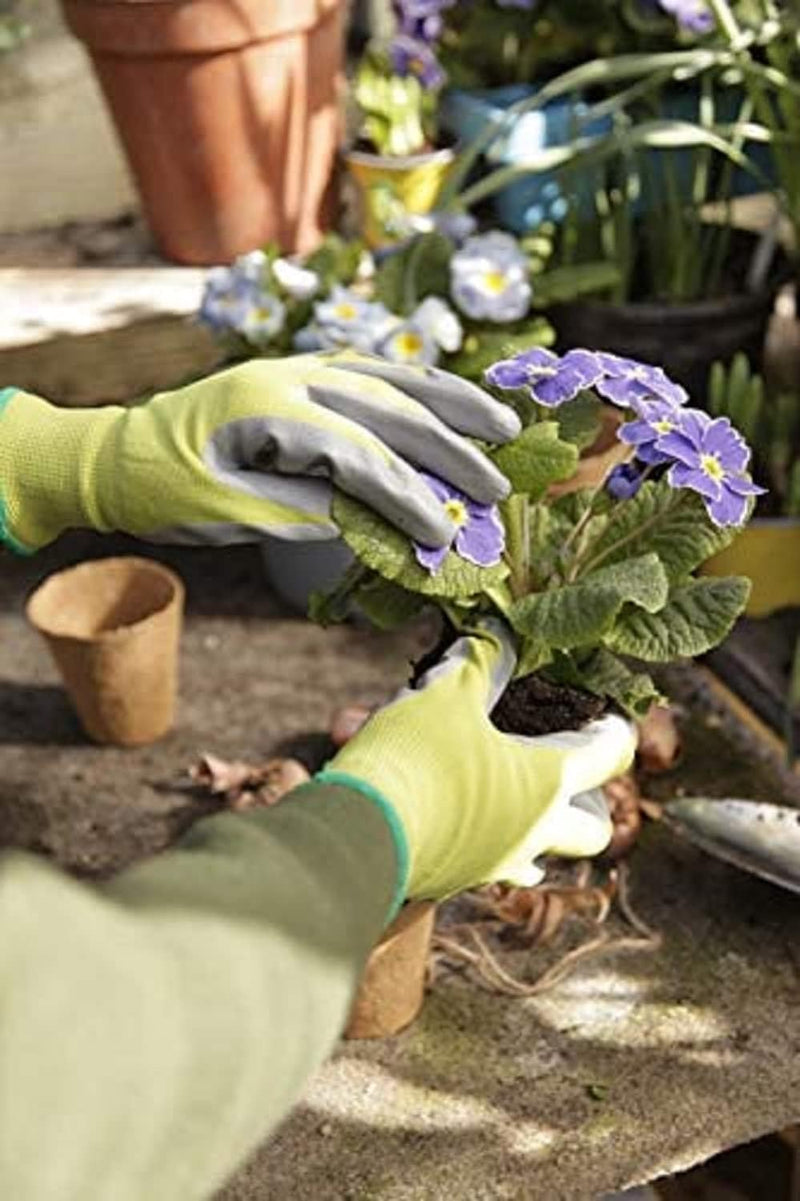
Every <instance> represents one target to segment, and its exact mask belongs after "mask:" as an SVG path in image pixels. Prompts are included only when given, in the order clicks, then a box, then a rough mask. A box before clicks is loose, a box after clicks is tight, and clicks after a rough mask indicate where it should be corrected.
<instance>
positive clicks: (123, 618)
mask: <svg viewBox="0 0 800 1201" xmlns="http://www.w3.org/2000/svg"><path fill="white" fill-rule="evenodd" d="M183 599H184V588H183V584H182V583H181V581H180V579H179V578H178V577H177V576H176V575H175V573H174V572H172V571H170V570H169V569H168V568H166V567H163V566H162V565H161V564H160V563H154V562H153V561H152V560H150V559H139V558H135V557H125V558H114V559H100V560H98V561H97V562H90V563H81V564H80V565H79V566H77V567H72V568H69V569H68V570H67V571H60V572H57V573H56V574H55V575H52V576H50V577H49V578H48V579H47V580H45V581H44V583H43V584H41V585H40V586H39V588H37V589H36V591H35V592H34V593H33V595H32V596H31V597H30V599H29V600H28V604H27V608H26V613H27V616H28V620H29V621H30V623H31V625H33V626H34V628H35V629H37V630H38V631H39V633H40V634H41V635H42V637H43V638H44V640H45V642H46V643H47V646H48V648H49V650H50V653H51V655H52V656H53V659H54V660H55V662H56V665H57V667H58V669H59V671H60V672H61V677H62V679H63V681H64V687H65V688H66V690H67V693H68V694H69V697H70V700H71V701H72V704H73V705H74V707H75V710H76V711H77V714H78V717H79V718H80V722H81V725H82V726H83V728H84V730H85V731H86V733H87V734H88V735H89V737H90V738H92V739H93V740H94V741H95V742H104V743H113V744H115V745H117V746H141V745H144V744H146V743H149V742H155V741H156V739H158V738H161V737H162V735H164V734H166V733H167V731H168V730H169V729H170V727H171V726H172V723H173V720H174V716H175V695H176V691H177V669H178V645H179V642H180V632H181V623H182V617H183Z"/></svg>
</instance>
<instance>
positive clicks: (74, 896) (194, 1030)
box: [0, 784, 398, 1201]
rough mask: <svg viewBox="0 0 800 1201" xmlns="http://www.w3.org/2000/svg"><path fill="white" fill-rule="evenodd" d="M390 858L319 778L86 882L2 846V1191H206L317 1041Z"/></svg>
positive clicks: (252, 1142) (361, 810)
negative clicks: (107, 877) (101, 879)
mask: <svg viewBox="0 0 800 1201" xmlns="http://www.w3.org/2000/svg"><path fill="white" fill-rule="evenodd" d="M397 870H398V868H397V857H396V852H395V843H394V841H393V838H392V834H391V831H390V828H389V825H388V824H387V822H386V820H385V819H384V817H383V816H382V815H381V812H380V809H379V808H378V806H376V805H373V804H371V803H370V801H368V800H365V799H364V798H363V797H362V796H359V795H358V794H357V793H355V792H353V791H350V790H349V789H347V788H345V787H340V786H335V785H323V784H319V785H316V784H315V785H309V786H306V787H305V788H304V789H303V796H297V797H293V798H290V799H289V800H288V801H287V802H285V803H282V804H280V805H277V806H275V807H274V808H273V809H269V810H262V811H258V812H255V813H253V814H249V815H241V816H239V815H233V814H224V815H221V816H218V817H213V818H209V819H207V820H204V821H200V822H198V823H197V824H196V825H195V826H194V827H193V828H192V829H191V831H190V832H189V834H188V835H187V836H186V837H185V838H184V839H183V840H182V841H181V842H180V843H179V844H178V845H177V846H176V848H175V849H174V850H170V851H168V852H165V853H164V854H162V855H160V856H158V857H156V858H154V859H150V860H148V861H146V862H144V863H142V864H140V865H137V866H135V867H133V868H131V869H129V870H128V871H126V872H124V873H123V874H121V875H119V876H118V877H116V878H115V879H114V880H113V881H111V882H110V883H108V884H105V885H103V886H101V887H99V888H97V887H94V886H89V885H86V884H82V883H80V882H78V881H75V880H73V879H71V878H70V877H68V876H66V875H65V874H63V873H62V872H59V871H58V870H57V869H55V868H53V867H51V866H50V865H49V864H47V863H46V862H45V861H43V860H40V859H38V858H36V857H34V856H30V855H25V854H21V853H13V854H10V855H7V856H6V857H5V858H4V859H3V860H2V861H0V931H2V935H1V936H0V1181H2V1193H3V1196H5V1197H8V1198H12V1197H13V1198H15V1199H16V1201H88V1199H89V1198H104V1199H105V1198H109V1199H110V1198H114V1201H143V1199H144V1198H147V1201H192V1199H193V1198H198V1197H208V1196H209V1195H211V1194H212V1193H213V1192H214V1191H215V1190H216V1189H217V1188H219V1187H220V1185H221V1184H222V1183H223V1181H224V1180H225V1179H226V1177H227V1176H228V1175H229V1174H230V1173H231V1172H232V1171H233V1170H234V1169H235V1168H236V1167H237V1166H238V1165H239V1164H240V1163H241V1162H242V1160H243V1159H244V1158H245V1157H246V1156H248V1155H249V1154H250V1153H251V1152H252V1151H253V1150H254V1148H255V1147H256V1146H257V1144H258V1143H259V1142H260V1141H261V1140H262V1139H263V1137H264V1136H265V1135H266V1134H267V1133H268V1132H269V1131H270V1130H271V1129H272V1128H273V1127H274V1126H275V1125H276V1123H277V1122H279V1121H280V1119H281V1118H282V1117H283V1116H284V1115H285V1114H286V1113H287V1111H288V1110H289V1109H290V1107H291V1106H292V1104H293V1103H294V1102H295V1101H296V1100H297V1099H298V1097H299V1095H300V1093H301V1091H302V1089H303V1087H304V1085H305V1083H306V1082H307V1080H308V1078H309V1076H310V1075H311V1073H313V1071H314V1070H315V1069H316V1068H317V1067H318V1065H319V1064H320V1063H321V1062H322V1061H323V1060H324V1059H325V1058H326V1056H327V1055H328V1054H329V1053H330V1051H331V1049H332V1047H333V1045H334V1043H335V1041H336V1039H337V1038H338V1036H339V1034H340V1033H341V1030H342V1027H343V1025H344V1023H345V1020H346V1017H347V1013H348V1009H349V1005H350V1001H351V998H352V993H353V989H354V986H355V984H356V982H357V979H358V976H359V973H360V971H361V968H362V965H363V963H364V960H365V958H366V956H367V954H368V952H369V950H370V948H371V947H372V946H373V945H374V943H375V942H376V941H377V940H378V938H379V937H380V934H381V931H382V929H383V926H384V924H385V920H386V916H387V914H388V913H389V910H390V905H391V902H392V895H393V892H394V890H395V887H396V883H397Z"/></svg>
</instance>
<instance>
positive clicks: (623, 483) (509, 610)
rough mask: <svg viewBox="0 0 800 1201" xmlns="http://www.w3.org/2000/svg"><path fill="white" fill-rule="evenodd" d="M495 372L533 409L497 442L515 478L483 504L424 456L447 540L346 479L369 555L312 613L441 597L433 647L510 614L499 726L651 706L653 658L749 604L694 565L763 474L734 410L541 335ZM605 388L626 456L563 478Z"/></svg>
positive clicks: (540, 724)
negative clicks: (415, 532) (586, 479)
mask: <svg viewBox="0 0 800 1201" xmlns="http://www.w3.org/2000/svg"><path fill="white" fill-rule="evenodd" d="M485 379H486V382H487V385H488V386H489V387H491V388H493V389H495V390H496V392H497V394H498V395H499V396H501V397H504V398H506V399H507V400H508V401H509V403H512V404H513V405H514V407H515V408H516V409H517V411H518V412H519V414H520V416H521V417H522V420H523V430H522V433H521V434H520V435H519V437H518V438H517V439H516V440H515V441H514V442H512V443H510V444H509V445H506V446H505V447H502V448H500V449H498V450H494V451H492V452H490V453H491V457H492V458H493V460H494V461H495V462H496V464H497V465H498V466H499V467H500V468H501V470H502V471H504V472H505V473H506V475H507V477H508V478H509V480H510V482H511V485H512V494H511V496H510V497H509V498H508V500H507V501H505V502H504V503H503V504H501V505H500V506H499V507H493V506H486V505H479V504H476V503H475V502H474V501H473V500H472V499H471V498H470V497H469V496H468V495H466V494H464V493H463V492H461V491H459V490H458V489H456V488H454V487H453V486H452V485H451V484H450V483H449V482H448V481H446V480H442V479H438V478H435V477H433V476H431V475H430V474H427V473H423V475H424V479H425V481H426V483H427V484H428V486H429V487H430V488H431V489H432V491H433V492H434V494H435V495H436V496H437V497H438V498H439V499H440V501H441V503H442V504H443V505H444V506H445V507H446V508H447V510H448V512H449V513H450V514H451V516H452V517H453V520H454V523H455V527H456V530H455V534H454V540H453V544H452V546H451V547H450V548H449V549H448V548H444V549H443V550H432V549H431V548H429V547H425V546H420V545H417V544H414V543H413V542H410V541H409V540H408V539H407V538H406V537H404V536H403V535H402V534H400V533H398V532H397V531H395V530H393V529H392V528H391V527H389V526H388V525H387V524H386V523H385V522H384V521H383V520H382V519H380V518H378V517H376V516H375V514H373V513H372V512H370V511H368V510H367V509H365V508H364V507H363V506H362V505H361V504H359V503H358V502H357V501H354V500H352V499H350V498H348V497H346V496H344V495H339V496H338V497H337V499H336V501H335V517H336V520H337V523H338V524H339V527H340V529H341V530H342V533H343V536H344V538H345V540H346V542H347V543H348V545H349V546H350V548H351V550H352V551H353V553H354V555H355V562H354V564H353V565H352V567H351V569H350V570H349V572H348V573H347V576H346V577H345V579H344V580H343V581H341V582H340V584H339V585H338V586H337V588H336V589H335V590H334V591H333V592H332V593H330V594H328V595H327V596H324V597H318V598H317V600H316V602H315V605H314V609H313V616H315V617H316V619H317V620H319V621H322V622H329V621H334V620H337V619H339V618H341V617H342V616H343V614H344V613H346V611H347V609H348V606H349V605H351V604H352V603H357V604H358V605H359V606H360V607H361V609H362V610H363V611H364V612H366V613H367V614H368V615H369V616H370V617H371V618H372V619H373V620H374V621H375V623H376V624H377V625H378V626H379V627H380V628H384V629H389V628H393V627H395V626H396V625H398V624H400V623H402V622H404V621H406V620H407V619H408V618H409V617H410V616H412V615H414V614H416V613H419V611H420V610H421V609H423V608H424V607H427V606H434V608H436V609H437V610H438V611H439V613H440V614H441V616H442V618H443V630H444V637H443V640H442V641H440V643H439V645H438V646H437V647H436V648H435V649H434V650H433V652H432V655H431V659H432V660H433V661H435V660H436V658H437V657H438V654H439V653H440V652H441V650H442V648H443V646H444V645H446V644H447V641H448V640H450V639H452V638H453V637H455V636H457V634H458V632H459V631H461V630H463V629H468V628H470V627H471V626H473V625H474V623H475V622H476V621H478V620H480V618H481V617H482V616H486V615H500V616H501V617H502V618H503V620H504V621H505V622H506V623H508V625H510V626H511V627H512V628H513V630H514V631H515V632H516V634H517V637H518V641H519V650H520V658H519V665H518V673H517V678H516V679H515V680H514V681H513V682H512V684H511V685H510V686H509V688H508V690H507V691H506V693H505V694H504V696H503V697H502V698H501V699H500V702H499V704H498V705H497V707H496V708H495V710H494V713H493V720H494V721H495V723H496V724H497V725H499V726H500V728H501V729H504V730H507V731H509V732H512V733H517V734H521V735H531V734H540V733H548V732H554V731H563V730H568V729H573V730H574V729H580V728H582V726H583V725H584V724H585V723H587V722H588V721H590V720H592V719H594V718H596V717H598V716H599V715H600V714H602V713H604V712H605V711H607V710H609V709H613V710H615V711H617V712H621V713H623V714H625V715H627V716H628V717H630V718H631V719H633V718H636V717H639V716H641V715H642V714H644V713H645V712H646V711H647V710H648V709H649V708H650V706H651V704H652V703H653V701H655V700H657V699H658V698H659V692H658V689H657V688H656V686H655V685H654V683H653V680H652V679H651V677H650V676H649V675H648V674H647V671H646V669H647V667H648V665H649V664H658V663H666V662H670V661H672V660H674V659H677V658H680V657H694V656H696V655H700V654H703V653H705V652H706V651H708V650H710V649H711V648H712V647H713V646H715V645H716V644H717V643H718V642H720V641H721V640H722V639H723V638H724V637H725V636H726V634H727V633H728V631H729V630H730V628H731V627H732V625H733V623H734V622H735V621H736V619H737V617H738V616H739V614H740V613H741V612H742V611H743V609H744V606H745V604H746V600H747V596H748V592H749V583H748V581H747V580H745V579H742V578H739V577H732V578H731V577H727V578H718V577H707V576H706V577H697V576H696V575H695V573H696V571H697V569H698V568H700V567H701V566H702V565H703V564H704V563H705V562H706V560H707V559H708V558H709V557H710V556H711V555H712V554H714V553H715V552H717V551H719V550H720V549H722V548H723V547H725V546H727V545H728V544H729V542H730V541H731V540H732V539H733V537H734V536H735V535H736V533H737V531H738V530H739V529H740V528H741V527H742V526H743V525H744V524H745V523H746V521H747V520H748V517H749V515H750V510H751V507H752V498H753V497H754V496H755V495H756V494H759V493H760V492H761V489H760V488H758V487H757V486H756V485H754V484H753V483H752V481H751V479H750V477H749V474H748V466H749V458H750V452H749V449H748V447H747V445H746V443H745V441H744V439H743V438H742V437H741V435H740V434H739V433H738V432H737V431H736V430H735V429H734V427H733V426H732V424H731V423H730V421H729V420H728V419H727V418H725V417H721V418H713V419H712V418H711V417H710V416H708V415H707V414H705V413H703V412H701V411H700V410H697V409H692V408H689V407H688V406H687V405H686V404H685V402H686V400H687V395H686V392H685V391H684V389H682V388H681V387H680V386H679V385H677V384H675V383H673V382H672V381H671V380H670V379H669V378H668V377H667V376H666V375H665V373H664V372H663V371H662V370H661V369H659V368H655V367H652V366H649V365H646V364H634V363H631V362H629V361H625V360H621V359H619V358H617V357H616V356H615V355H611V354H606V353H597V352H593V351H587V350H571V351H568V352H567V353H566V354H565V355H563V356H561V357H559V356H557V355H555V354H553V353H552V352H551V351H548V350H546V349H543V348H541V347H533V348H531V349H529V350H526V351H523V352H521V353H520V354H517V355H516V356H514V357H512V358H510V359H506V360H502V361H500V362H497V363H495V364H493V365H491V366H490V367H489V368H488V369H487V371H486V375H485ZM606 406H610V407H611V408H613V409H614V410H615V411H617V412H618V413H619V414H621V418H622V420H621V421H619V422H617V423H616V430H617V433H616V443H617V451H618V454H617V457H616V461H615V462H613V461H609V462H608V463H607V466H606V470H605V473H604V474H603V475H602V476H601V477H600V478H599V479H597V480H595V481H594V483H593V486H591V487H589V488H579V489H577V490H573V489H572V488H570V487H569V486H567V487H566V488H565V487H564V485H565V484H567V485H569V481H570V479H571V477H572V476H573V474H574V473H575V471H576V467H577V465H578V461H579V453H580V446H581V444H582V443H584V442H585V440H586V438H587V437H591V436H592V431H591V428H590V427H591V426H592V424H595V425H597V423H598V422H599V420H600V417H601V414H602V413H603V411H604V409H605V408H606ZM612 724H613V723H612ZM609 736H613V734H611V733H610V734H609ZM592 803H597V800H596V798H595V800H594V801H593V802H592Z"/></svg>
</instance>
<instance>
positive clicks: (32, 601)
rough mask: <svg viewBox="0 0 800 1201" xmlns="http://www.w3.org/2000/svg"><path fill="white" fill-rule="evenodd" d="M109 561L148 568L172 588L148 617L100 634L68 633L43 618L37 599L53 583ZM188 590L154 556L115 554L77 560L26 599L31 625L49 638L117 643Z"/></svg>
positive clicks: (66, 640)
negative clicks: (152, 557)
mask: <svg viewBox="0 0 800 1201" xmlns="http://www.w3.org/2000/svg"><path fill="white" fill-rule="evenodd" d="M109 563H113V564H115V565H117V564H123V565H124V566H125V567H131V568H136V569H137V570H142V569H144V571H145V572H147V573H149V574H150V575H155V576H158V578H159V579H161V580H164V581H165V582H166V583H168V584H169V585H170V588H171V591H170V592H169V595H168V596H167V597H166V598H165V599H164V602H163V603H162V604H160V605H158V607H157V608H154V609H152V610H151V611H150V612H149V613H146V614H145V616H144V617H140V618H139V620H138V621H132V622H130V623H129V624H127V625H124V626H116V627H115V628H113V629H110V630H99V631H98V632H97V633H96V634H91V635H88V634H87V635H78V634H66V633H64V632H63V631H62V630H59V629H58V628H56V627H55V626H53V625H52V624H51V623H50V622H49V621H42V620H41V619H40V618H39V617H37V616H36V609H37V608H38V605H37V601H40V600H41V597H42V594H43V593H44V592H45V590H46V589H48V588H49V586H50V585H51V584H54V583H55V582H56V581H58V582H59V583H60V582H61V581H63V580H64V578H65V577H66V576H77V575H82V574H86V575H88V574H89V573H90V572H91V571H92V570H93V569H96V568H97V567H99V566H101V565H102V566H106V565H107V564H109ZM185 592H186V589H185V588H184V585H183V580H182V579H181V578H180V576H179V575H177V574H176V572H174V571H173V570H172V569H171V568H170V567H166V566H165V565H164V564H163V563H158V562H156V561H155V560H154V559H146V558H144V557H143V556H140V555H111V556H109V557H108V558H105V559H89V560H88V561H87V562H84V563H76V564H75V565H74V566H72V567H65V568H64V569H63V570H61V571H56V572H53V574H52V575H49V576H47V578H46V579H44V580H42V582H41V583H40V584H39V585H37V587H36V588H35V589H34V590H33V592H32V593H31V594H30V596H29V597H28V599H27V601H26V602H25V615H26V617H27V619H28V621H29V622H30V623H31V625H32V626H33V627H34V628H35V629H36V630H38V631H39V633H41V634H43V635H46V636H47V637H49V638H57V639H58V640H59V641H61V642H72V643H75V644H77V645H82V646H87V645H91V644H96V643H100V642H113V641H115V640H119V638H120V637H125V636H127V635H128V634H130V633H132V632H134V631H137V630H139V629H141V628H142V627H143V626H145V625H147V624H148V622H151V621H152V620H153V618H154V617H158V616H160V615H161V614H162V613H165V612H166V611H167V610H168V609H170V608H172V606H173V605H175V604H178V605H180V604H182V602H183V598H184V596H185Z"/></svg>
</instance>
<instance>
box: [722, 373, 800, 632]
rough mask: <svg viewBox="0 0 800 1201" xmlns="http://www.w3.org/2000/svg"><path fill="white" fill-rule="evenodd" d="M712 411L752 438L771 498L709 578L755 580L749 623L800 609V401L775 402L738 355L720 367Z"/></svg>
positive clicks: (783, 398)
mask: <svg viewBox="0 0 800 1201" xmlns="http://www.w3.org/2000/svg"><path fill="white" fill-rule="evenodd" d="M707 407H708V410H709V412H710V413H711V414H712V415H714V416H724V417H728V418H729V419H730V420H731V421H732V422H733V423H734V424H735V425H736V426H737V427H738V428H739V429H741V430H742V432H743V433H744V434H745V436H746V437H747V439H748V441H749V442H750V443H751V444H752V447H753V461H754V474H755V476H756V478H757V479H758V480H759V481H760V482H761V483H762V484H765V485H766V486H767V488H768V492H767V493H766V494H765V495H764V496H763V497H761V498H760V501H759V503H758V505H757V506H756V510H755V515H754V517H753V519H752V521H751V522H750V523H749V525H748V526H747V527H746V529H743V530H741V532H740V533H739V534H737V536H736V538H735V540H734V541H733V542H732V543H731V544H730V545H729V546H727V547H726V548H724V549H723V550H721V551H720V552H719V553H718V554H716V555H714V556H713V558H711V559H709V561H708V562H707V563H706V565H705V567H704V571H706V572H708V573H709V574H712V575H728V574H730V573H735V574H741V575H744V576H748V577H749V579H750V580H751V582H752V590H751V592H750V598H749V600H748V602H747V610H746V612H747V614H748V616H750V617H765V616H767V615H768V614H769V613H772V612H774V611H775V610H776V609H782V608H784V607H785V606H787V605H800V569H798V564H800V396H798V395H797V393H792V392H778V393H777V394H774V395H769V394H768V393H767V391H766V389H765V387H764V381H763V380H762V378H761V377H760V376H759V375H756V374H754V373H753V372H752V371H751V369H750V365H749V364H748V362H747V359H746V357H745V356H744V355H739V356H737V357H736V359H734V361H733V363H732V365H731V366H730V368H727V369H726V368H725V367H724V366H723V364H722V363H715V364H714V367H713V369H712V372H711V386H710V389H709V397H708V405H707Z"/></svg>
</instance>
